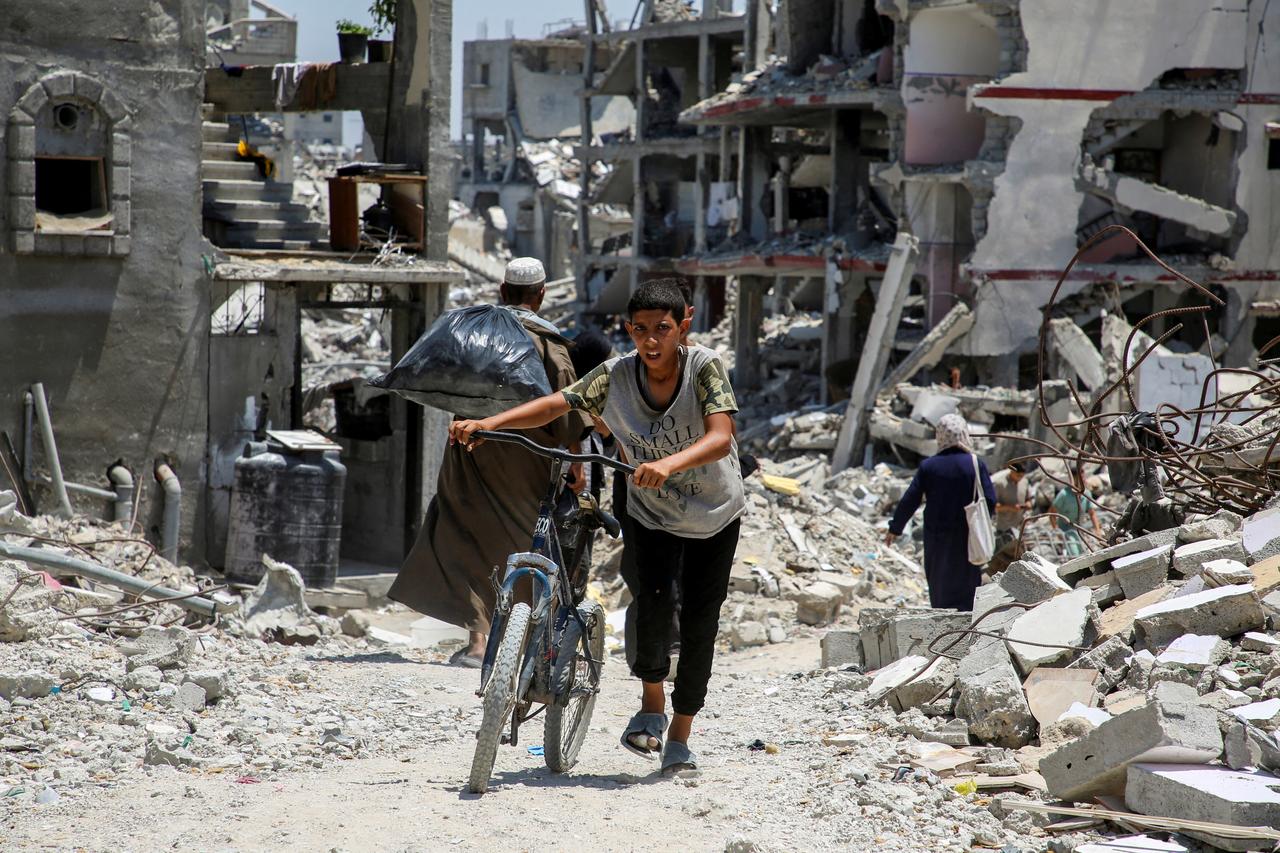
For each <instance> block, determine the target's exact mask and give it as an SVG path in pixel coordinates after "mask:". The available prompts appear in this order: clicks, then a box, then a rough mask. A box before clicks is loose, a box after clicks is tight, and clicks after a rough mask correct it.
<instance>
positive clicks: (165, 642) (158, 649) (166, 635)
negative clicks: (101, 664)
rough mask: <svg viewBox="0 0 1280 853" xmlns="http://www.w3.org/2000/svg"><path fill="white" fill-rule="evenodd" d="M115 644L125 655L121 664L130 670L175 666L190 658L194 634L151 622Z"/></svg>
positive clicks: (184, 663)
mask: <svg viewBox="0 0 1280 853" xmlns="http://www.w3.org/2000/svg"><path fill="white" fill-rule="evenodd" d="M118 648H119V649H120V653H121V654H123V655H124V656H125V657H126V658H128V661H127V662H126V664H125V667H126V669H127V670H129V671H130V672H132V671H133V670H135V669H139V668H141V667H145V666H153V667H156V668H157V669H175V668H180V667H185V666H186V665H187V663H188V662H190V660H191V655H192V653H193V651H194V650H195V637H194V636H193V635H192V633H191V632H190V631H188V630H187V629H186V628H181V627H178V626H172V627H169V628H158V627H154V626H152V627H147V628H144V629H142V633H141V634H139V635H138V636H137V637H135V638H134V639H132V640H126V641H125V642H122V643H121V644H120V645H119V646H118Z"/></svg>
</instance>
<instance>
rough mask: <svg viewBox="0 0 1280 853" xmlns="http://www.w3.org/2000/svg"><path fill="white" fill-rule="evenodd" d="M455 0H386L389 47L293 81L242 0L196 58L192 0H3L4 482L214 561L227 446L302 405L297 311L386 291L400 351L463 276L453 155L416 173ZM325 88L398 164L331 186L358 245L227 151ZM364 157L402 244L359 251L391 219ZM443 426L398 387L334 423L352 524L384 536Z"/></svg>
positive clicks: (399, 532)
mask: <svg viewBox="0 0 1280 853" xmlns="http://www.w3.org/2000/svg"><path fill="white" fill-rule="evenodd" d="M51 6H59V7H65V8H64V9H63V10H62V11H61V12H59V11H58V10H57V9H53V8H50V7H51ZM215 6H217V4H212V5H211V6H210V14H212V11H213V9H214V7H215ZM255 6H256V7H258V8H259V9H260V11H261V10H265V11H266V13H267V14H268V15H270V14H271V12H272V10H271V8H270V7H268V6H266V5H265V4H255ZM219 8H221V7H219ZM449 11H450V4H449V3H448V2H444V0H412V2H401V3H400V4H399V9H398V12H399V22H400V25H399V26H398V27H397V30H396V38H395V57H396V61H395V62H394V63H369V64H353V65H335V64H308V65H306V66H305V67H299V73H300V75H302V77H301V79H300V81H299V82H300V83H301V84H305V83H306V75H308V74H314V75H316V76H315V77H314V78H313V79H312V82H313V83H314V84H316V85H312V86H310V87H309V88H308V87H307V86H306V85H299V86H298V89H297V91H295V92H293V93H292V97H290V98H286V97H282V94H281V92H282V90H281V88H280V87H279V86H277V85H276V81H275V80H273V72H274V71H275V68H274V66H273V64H272V63H274V62H275V61H276V60H277V59H278V58H279V56H280V52H281V51H284V50H285V48H286V47H287V48H288V50H289V51H292V43H293V30H292V22H291V21H286V20H282V19H280V16H278V17H277V18H271V17H268V18H267V19H266V23H265V24H262V23H259V22H260V21H262V20H263V19H261V18H252V19H251V22H250V23H246V21H247V20H249V19H250V15H249V12H248V4H241V3H234V2H233V3H231V4H229V5H228V6H226V8H225V10H224V13H225V18H224V19H222V20H221V21H220V22H219V21H214V22H213V23H212V29H213V30H214V32H215V33H218V32H220V29H221V28H224V27H225V28H229V31H228V32H226V33H222V35H225V36H227V37H228V38H229V39H230V40H231V41H232V42H234V44H232V45H231V52H230V53H224V54H223V59H222V61H221V62H220V63H219V62H218V61H217V60H215V65H214V67H212V68H206V48H207V47H208V41H207V33H206V26H207V25H209V24H210V22H209V21H208V20H207V18H206V8H205V4H204V3H199V2H195V0H165V2H161V3H154V2H140V0H128V2H124V3H115V4H111V8H110V9H106V8H103V9H101V10H98V9H97V7H93V8H88V7H84V6H83V4H42V5H41V6H40V7H39V8H36V7H24V8H14V9H12V10H10V19H9V21H8V24H9V26H7V27H6V28H5V31H4V33H3V34H0V43H2V45H3V53H4V54H5V56H6V57H8V61H7V62H5V63H0V92H3V93H4V95H3V96H0V100H3V103H2V104H0V108H2V109H3V114H4V115H5V116H6V119H7V131H6V133H5V135H4V138H3V140H4V141H3V148H4V157H5V160H6V164H7V168H6V169H5V170H4V171H3V177H0V186H2V187H3V189H2V190H0V192H3V194H4V195H5V197H6V199H7V201H6V204H5V205H4V206H3V211H2V212H0V228H2V229H3V233H4V240H3V248H2V249H0V279H2V280H3V281H4V282H5V287H4V292H3V294H0V306H3V310H2V313H3V317H4V320H3V322H4V323H5V324H6V326H7V331H6V332H5V334H4V335H3V341H4V343H3V345H2V346H0V351H2V352H3V356H0V361H2V363H3V365H4V366H3V370H0V373H2V374H3V376H4V394H5V397H6V399H7V400H8V404H7V406H6V408H5V409H4V415H3V417H0V431H2V432H3V433H4V436H5V438H7V439H8V441H7V443H6V445H5V447H4V457H5V465H4V466H3V470H4V471H5V472H6V474H7V476H6V478H5V479H6V482H5V484H4V488H6V489H8V488H16V489H17V490H18V491H19V493H20V494H22V495H23V498H24V500H23V503H24V507H23V509H24V510H25V511H28V512H30V511H33V510H39V511H41V512H52V511H57V510H58V509H59V508H60V507H61V508H62V509H63V510H64V511H65V512H68V513H69V511H70V510H71V508H72V507H71V506H70V504H71V502H74V508H75V509H76V510H77V511H78V512H81V513H83V514H85V515H87V516H89V517H99V518H112V517H115V518H117V519H119V518H121V517H123V518H124V519H125V520H126V521H127V520H128V519H129V517H130V512H131V511H134V512H137V513H138V518H139V520H140V522H141V523H142V526H143V528H144V529H145V530H146V531H148V535H149V537H150V538H152V539H153V541H156V542H157V543H161V542H162V541H163V544H164V546H165V548H166V555H167V556H170V555H171V554H172V555H175V556H176V553H180V554H181V555H182V557H183V559H184V560H189V561H191V562H193V563H196V564H200V563H208V564H211V565H214V566H219V565H221V563H222V559H223V553H224V549H225V542H226V535H227V524H228V511H229V510H228V507H229V502H230V491H231V478H232V473H233V469H234V465H235V461H236V459H237V457H238V456H239V455H240V454H241V453H242V452H243V451H244V448H245V444H246V442H247V441H249V440H251V439H253V438H255V437H257V438H261V437H262V436H263V435H264V433H265V431H266V430H268V429H273V430H282V429H283V430H288V429H293V428H301V427H302V426H303V423H302V411H303V399H302V397H303V390H304V388H303V384H302V381H301V376H302V369H303V363H302V362H303V361H304V359H305V355H304V353H303V351H302V347H301V345H300V340H299V334H300V331H299V330H300V324H301V316H302V312H303V311H304V310H310V309H316V310H322V311H334V310H337V309H341V308H345V307H361V308H369V309H376V310H379V311H386V312H387V314H388V315H389V316H390V318H391V320H390V328H391V334H390V338H391V354H392V357H394V358H398V357H399V355H400V354H402V353H403V352H404V351H406V350H407V348H408V347H409V345H410V344H412V342H413V341H414V340H415V339H416V338H417V337H418V335H419V334H420V333H421V331H422V330H423V329H425V328H426V325H428V324H429V323H430V322H431V321H432V319H433V318H434V317H435V316H437V314H438V313H439V312H440V311H441V310H443V308H444V305H445V303H446V301H447V296H448V287H449V286H450V284H452V283H456V282H458V281H460V280H461V277H462V274H461V271H460V270H458V269H456V268H453V267H450V266H449V265H448V264H447V262H446V261H445V258H446V254H447V248H446V245H445V241H446V235H447V230H448V201H449V188H448V186H447V181H435V182H433V181H430V180H429V176H430V170H431V167H432V164H433V163H436V162H443V161H447V157H442V156H439V155H442V154H446V153H447V151H448V147H449V127H448V122H447V119H441V120H437V121H434V122H433V121H432V119H431V116H438V117H443V116H448V114H449V108H448V107H449V86H448V79H449V57H450V44H449V39H450V16H449ZM68 16H75V17H76V18H77V20H78V22H79V25H78V26H77V30H76V34H75V35H74V37H73V36H70V35H68V34H67V32H66V31H65V29H64V27H63V26H62V23H61V22H62V21H64V20H65V19H66V18H67V17H68ZM286 31H287V32H286ZM282 32H284V33H285V35H283V36H282V35H281V33H282ZM268 36H270V37H269V38H268ZM263 39H266V41H267V42H269V44H264V43H263ZM286 41H287V42H288V43H289V44H288V45H285V44H284V42H286ZM237 51H239V53H237ZM260 60H262V61H266V62H267V64H253V63H255V62H257V61H260ZM242 63H243V64H242ZM321 108H323V109H328V110H332V111H338V110H361V111H362V113H363V116H364V120H365V125H366V127H367V128H368V129H369V131H370V133H371V136H372V138H373V139H374V140H375V143H376V146H377V148H378V151H377V155H378V157H379V158H380V159H382V160H384V161H386V162H395V163H402V164H407V167H408V168H409V169H410V170H412V171H411V172H409V173H407V174H400V175H397V176H394V177H391V178H386V177H385V176H380V175H378V174H374V175H372V176H365V177H362V178H361V177H357V178H354V179H346V180H347V183H348V184H352V186H350V187H347V186H345V185H344V186H343V189H350V194H349V201H348V202H347V204H346V205H345V206H343V205H340V209H341V210H342V211H343V212H344V218H343V220H342V221H343V222H344V223H345V224H347V225H348V226H349V227H351V228H354V229H356V231H357V233H356V238H355V239H356V242H357V245H356V246H346V245H343V246H342V247H341V248H342V249H343V251H340V252H335V251H333V250H334V249H338V248H339V246H338V245H337V244H338V242H339V240H338V239H337V238H336V237H335V233H336V232H334V231H333V230H332V229H330V230H328V231H326V229H325V228H324V226H323V225H322V224H318V223H315V222H312V221H309V219H308V217H307V216H306V215H305V209H304V210H303V211H299V210H298V209H297V208H298V206H297V205H295V204H294V203H293V201H292V198H291V188H290V185H288V184H286V183H283V182H280V181H276V180H272V179H271V178H270V177H269V176H268V175H269V169H268V168H267V167H266V166H265V165H264V164H263V163H262V162H261V161H255V160H254V159H252V158H246V156H244V154H242V153H241V151H240V150H239V149H240V143H241V141H245V142H247V143H248V144H249V145H250V146H251V147H252V144H253V139H248V140H246V139H245V138H244V129H243V126H239V127H237V126H235V125H232V124H230V123H228V122H227V120H226V117H228V116H240V115H254V114H265V113H279V112H285V113H288V112H294V111H299V112H310V111H314V110H316V109H321ZM384 178H385V179H384ZM362 180H363V181H369V182H372V183H378V185H379V186H380V187H383V188H384V189H385V192H384V198H385V199H386V204H387V206H388V207H389V208H390V209H391V212H390V215H389V216H390V221H391V222H393V226H392V227H393V228H396V229H399V238H398V240H396V249H397V253H398V255H399V256H400V261H399V262H397V263H385V262H384V263H379V264H373V263H371V261H372V260H374V258H375V255H376V253H374V252H365V253H360V252H358V251H353V250H356V249H359V248H360V244H361V243H363V245H364V246H365V247H366V248H372V249H377V248H378V247H379V246H380V245H383V243H384V242H389V241H391V240H393V239H395V238H394V237H393V236H389V235H387V234H385V233H384V234H383V235H382V236H381V238H374V237H368V239H363V238H361V237H360V234H359V228H360V227H361V226H360V223H359V222H358V220H357V217H358V215H359V213H360V211H358V210H355V209H354V208H355V206H356V199H357V196H356V193H355V187H354V182H356V181H362ZM379 182H381V183H379ZM346 214H349V216H345V215H346ZM343 236H345V235H343ZM366 236H367V235H366ZM41 391H42V392H43V393H38V392H41ZM24 404H25V405H24ZM46 408H47V409H48V410H49V412H50V414H51V419H46V418H45V417H44V410H45V409H46ZM50 420H51V426H52V429H51V430H50V429H47V428H44V429H42V425H43V424H46V423H48V422H49V421H50ZM437 420H438V418H437ZM441 429H443V423H436V422H435V421H434V420H432V415H430V414H424V410H423V409H421V408H420V407H417V406H409V405H407V404H405V403H403V402H401V401H398V400H396V401H391V402H390V403H389V405H388V406H385V407H384V410H383V412H382V417H381V420H380V421H379V425H378V426H377V428H376V430H374V433H373V434H371V433H369V432H368V431H365V432H359V433H358V434H356V435H353V436H351V437H349V438H343V437H342V436H339V440H340V441H344V442H348V444H346V445H344V446H343V448H342V453H343V455H344V456H345V457H346V458H347V464H348V467H349V469H350V473H351V475H352V476H351V477H350V479H349V480H348V488H350V489H351V490H353V492H357V493H359V494H361V495H362V496H364V497H365V498H367V499H363V500H351V501H347V502H346V506H347V510H348V513H349V515H348V516H347V517H346V518H345V519H344V522H345V523H344V527H347V528H349V531H350V532H349V534H348V536H347V537H346V540H345V541H346V547H348V548H350V549H352V550H353V551H355V552H357V553H360V554H362V555H364V556H363V558H364V559H369V560H374V561H377V560H387V561H390V562H398V561H399V559H400V557H401V556H402V555H403V549H404V548H405V547H407V543H408V542H410V541H411V538H412V536H413V533H414V531H415V530H416V526H417V524H418V523H419V522H420V520H421V518H422V513H423V509H424V507H425V502H426V501H427V500H428V499H429V496H430V492H431V490H433V489H434V487H435V476H434V470H433V466H434V465H435V464H436V458H435V454H434V453H431V452H424V451H423V448H424V447H434V446H436V443H438V441H439V440H440V437H441V435H442V433H441V432H440V430H441ZM42 436H43V440H42ZM55 439H56V441H55ZM55 444H56V451H57V453H56V455H55V452H54V451H55ZM108 469H112V474H111V476H110V479H109V478H108V473H107V472H108ZM402 474H404V476H401V475H402ZM59 480H65V482H66V484H67V486H66V491H67V493H68V494H69V496H70V497H69V499H63V498H61V496H60V493H61V492H62V491H63V489H61V488H60V487H59V485H58V481H59ZM126 481H129V485H131V486H132V491H131V492H129V494H128V496H127V497H122V495H121V492H120V491H119V490H118V489H117V487H123V486H124V485H126ZM162 481H163V482H162ZM389 484H390V485H389ZM28 500H29V502H30V503H33V504H35V505H36V506H34V507H32V506H28V505H25V504H27V503H28ZM134 503H136V505H137V506H136V509H134V508H133V507H132V506H131V504H134ZM166 507H168V510H167V511H166ZM179 507H180V508H179ZM122 510H123V516H121V514H120V513H121V511H122ZM179 520H180V523H179ZM170 549H172V550H170ZM179 549H180V550H179Z"/></svg>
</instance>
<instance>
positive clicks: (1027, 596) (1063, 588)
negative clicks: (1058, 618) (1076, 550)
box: [1000, 554, 1071, 604]
mask: <svg viewBox="0 0 1280 853" xmlns="http://www.w3.org/2000/svg"><path fill="white" fill-rule="evenodd" d="M1000 586H1001V588H1003V589H1004V591H1005V592H1007V593H1009V595H1010V596H1012V597H1013V600H1014V601H1017V602H1020V603H1022V604H1039V603H1040V602H1042V601H1047V600H1049V599H1050V598H1053V597H1054V596H1055V595H1059V594H1061V593H1064V592H1070V591H1071V587H1070V586H1069V585H1068V584H1067V582H1066V581H1064V580H1063V579H1062V578H1060V577H1058V567H1057V566H1055V565H1054V564H1053V563H1050V562H1049V561H1048V560H1045V559H1044V558H1042V557H1039V556H1037V555H1035V554H1026V555H1024V556H1023V558H1022V559H1021V560H1015V561H1014V562H1012V563H1010V564H1009V566H1008V568H1006V569H1005V570H1004V572H1003V573H1002V574H1001V575H1000Z"/></svg>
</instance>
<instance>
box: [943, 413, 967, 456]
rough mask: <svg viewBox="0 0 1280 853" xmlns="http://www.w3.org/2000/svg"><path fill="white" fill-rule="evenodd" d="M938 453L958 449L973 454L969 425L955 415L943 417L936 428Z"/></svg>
mask: <svg viewBox="0 0 1280 853" xmlns="http://www.w3.org/2000/svg"><path fill="white" fill-rule="evenodd" d="M937 436H938V451H939V452H941V451H943V450H946V449H947V448H948V447H959V448H960V449H961V450H968V451H969V452H970V453H972V452H973V439H972V438H970V437H969V425H968V424H967V423H965V420H964V418H962V417H960V416H959V415H957V414H954V413H952V414H950V415H943V416H942V417H941V418H939V419H938V426H937Z"/></svg>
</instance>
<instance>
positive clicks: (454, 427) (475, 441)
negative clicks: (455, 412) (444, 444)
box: [449, 420, 490, 450]
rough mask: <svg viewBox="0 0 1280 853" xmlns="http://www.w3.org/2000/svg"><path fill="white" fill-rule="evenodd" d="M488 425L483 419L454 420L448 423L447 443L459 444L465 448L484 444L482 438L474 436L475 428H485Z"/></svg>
mask: <svg viewBox="0 0 1280 853" xmlns="http://www.w3.org/2000/svg"><path fill="white" fill-rule="evenodd" d="M487 429H490V427H489V426H488V425H487V424H486V423H485V422H484V421H470V420H468V421H454V422H453V423H451V424H449V443H450V444H461V445H462V446H463V447H465V448H466V449H467V450H475V449H476V448H477V447H479V446H480V445H482V444H484V439H483V438H476V437H475V433H476V431H477V430H487Z"/></svg>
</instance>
